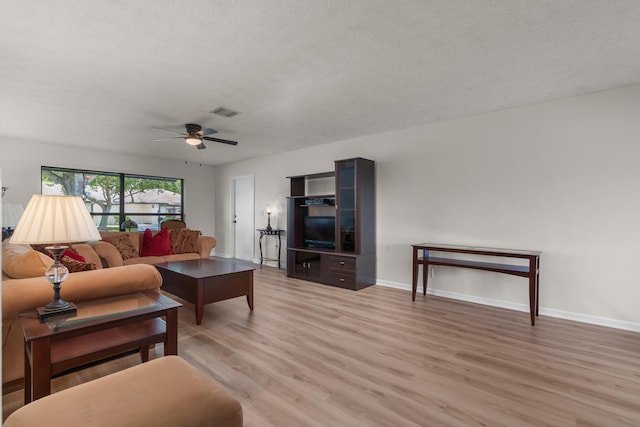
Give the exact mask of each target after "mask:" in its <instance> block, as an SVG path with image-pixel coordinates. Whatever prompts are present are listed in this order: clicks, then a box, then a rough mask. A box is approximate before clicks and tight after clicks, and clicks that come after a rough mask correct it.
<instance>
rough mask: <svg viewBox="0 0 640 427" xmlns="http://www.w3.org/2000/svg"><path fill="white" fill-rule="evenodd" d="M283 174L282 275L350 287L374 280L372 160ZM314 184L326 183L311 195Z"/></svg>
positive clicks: (373, 282) (351, 161) (353, 287)
mask: <svg viewBox="0 0 640 427" xmlns="http://www.w3.org/2000/svg"><path fill="white" fill-rule="evenodd" d="M288 178H289V179H290V180H291V196H290V197H288V198H287V276H289V277H295V278H298V279H303V280H309V281H312V282H318V283H324V284H326V285H332V286H338V287H341V288H346V289H352V290H359V289H362V288H366V287H367V286H371V285H374V284H375V282H376V233H375V231H376V219H375V217H376V215H375V162H374V161H372V160H367V159H363V158H361V157H358V158H353V159H345V160H336V161H335V168H334V170H333V171H332V172H323V173H315V174H309V175H298V176H290V177H288ZM331 181H333V182H331ZM314 183H324V184H325V188H326V187H327V185H326V184H327V183H330V184H331V188H330V189H329V190H328V191H327V192H326V193H320V194H316V192H315V191H314V190H313V187H314Z"/></svg>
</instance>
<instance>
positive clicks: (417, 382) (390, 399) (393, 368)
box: [3, 267, 640, 427]
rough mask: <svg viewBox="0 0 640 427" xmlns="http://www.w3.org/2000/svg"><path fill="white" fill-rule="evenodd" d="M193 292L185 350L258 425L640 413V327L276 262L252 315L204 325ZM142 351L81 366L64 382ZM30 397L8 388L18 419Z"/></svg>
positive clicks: (485, 422)
mask: <svg viewBox="0 0 640 427" xmlns="http://www.w3.org/2000/svg"><path fill="white" fill-rule="evenodd" d="M184 304H185V306H184V307H183V308H181V309H180V315H179V344H178V346H179V354H180V356H182V357H183V358H184V359H186V360H187V361H189V362H190V363H191V364H193V365H194V366H196V367H197V368H199V369H201V370H202V371H204V372H207V373H208V374H209V375H210V376H211V377H212V378H214V379H215V380H216V381H217V382H219V383H220V384H222V385H223V386H224V387H225V388H226V389H227V390H228V391H229V392H230V393H231V394H232V395H234V396H235V397H236V398H237V399H238V400H240V402H241V403H242V406H243V409H244V417H245V425H246V426H255V427H258V426H509V427H513V426H574V425H578V426H639V425H640V334H638V333H633V332H626V331H621V330H614V329H608V328H603V327H597V326H591V325H586V324H581V323H576V322H571V321H565V320H560V319H554V318H548V317H540V318H539V319H538V321H537V322H536V326H535V327H531V326H530V324H529V317H528V314H527V313H521V312H514V311H509V310H503V309H497V308H492V307H487V306H481V305H475V304H470V303H464V302H458V301H454V300H448V299H444V298H438V297H433V296H427V297H424V296H422V295H420V294H419V295H418V297H417V300H416V301H415V302H413V303H412V302H411V294H410V292H407V291H402V290H397V289H390V288H385V287H382V286H373V287H370V288H367V289H364V290H361V291H358V292H353V291H347V290H342V289H338V288H332V287H328V286H323V285H319V284H314V283H310V282H304V281H300V280H294V279H289V278H287V277H286V276H285V274H284V272H283V270H280V271H278V270H277V269H274V268H269V267H266V268H264V269H262V270H260V269H258V270H256V272H255V311H254V312H252V313H251V312H250V311H249V309H248V306H247V303H246V300H245V299H244V298H236V299H234V300H229V301H224V302H219V303H215V304H211V305H208V306H206V309H205V314H204V320H203V324H202V325H200V326H196V324H195V318H194V312H193V306H192V305H190V304H188V303H184ZM161 354H162V347H161V346H158V348H157V354H156V355H161ZM152 357H153V353H152ZM138 362H139V359H138V356H137V355H129V356H126V357H123V358H120V359H117V360H114V361H111V362H107V363H103V364H100V365H97V366H94V367H92V368H88V369H84V370H81V371H78V372H74V373H71V374H67V375H65V376H62V377H59V378H56V379H55V380H54V381H53V390H61V389H63V388H67V387H70V386H72V385H75V384H78V383H82V382H85V381H88V380H90V379H93V378H96V377H99V376H103V375H106V374H108V373H110V372H113V371H116V370H120V369H123V368H126V367H128V366H132V365H134V364H136V363H138ZM166 392H167V393H171V392H172V391H171V390H167V391H166ZM179 398H180V396H179V395H177V396H176V399H179ZM21 401H22V391H21V390H20V391H18V392H14V393H10V394H7V395H5V396H4V408H3V409H4V411H3V412H4V415H5V417H6V416H7V414H9V413H10V412H12V411H14V410H15V409H16V408H17V407H19V406H20V405H21ZM96 401H97V402H99V397H97V398H96Z"/></svg>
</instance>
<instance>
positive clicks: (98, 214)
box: [41, 166, 184, 231]
mask: <svg viewBox="0 0 640 427" xmlns="http://www.w3.org/2000/svg"><path fill="white" fill-rule="evenodd" d="M41 177H42V194H53V195H55V194H59V195H69V196H80V197H82V199H83V200H84V202H85V204H86V205H87V209H88V210H89V212H90V213H91V216H92V217H93V219H94V221H95V223H96V225H97V226H98V229H99V230H103V231H117V230H123V231H124V230H129V231H142V230H145V229H147V228H148V229H151V230H158V229H160V223H162V221H164V220H167V219H179V220H183V221H184V217H183V215H184V197H183V180H182V179H181V178H166V177H156V176H144V175H132V174H122V173H112V172H98V171H88V170H78V169H63V168H55V167H49V166H43V167H42V168H41Z"/></svg>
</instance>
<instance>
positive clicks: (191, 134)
mask: <svg viewBox="0 0 640 427" xmlns="http://www.w3.org/2000/svg"><path fill="white" fill-rule="evenodd" d="M184 127H185V129H186V131H187V133H183V132H178V131H175V130H171V129H163V128H153V129H160V130H166V131H167V132H173V133H179V134H180V135H181V136H172V137H170V138H161V139H154V140H153V141H168V140H170V139H177V138H182V139H184V142H186V143H187V144H189V145H193V146H195V147H196V148H197V149H198V150H204V149H205V148H207V147H206V146H205V145H204V142H203V140H205V141H213V142H221V143H223V144H229V145H238V141H230V140H228V139H221V138H213V137H211V136H208V135H213V134H214V133H218V131H217V130H215V129H210V128H207V129H204V130H203V129H202V126H200V125H196V124H193V123H187V124H186V125H184Z"/></svg>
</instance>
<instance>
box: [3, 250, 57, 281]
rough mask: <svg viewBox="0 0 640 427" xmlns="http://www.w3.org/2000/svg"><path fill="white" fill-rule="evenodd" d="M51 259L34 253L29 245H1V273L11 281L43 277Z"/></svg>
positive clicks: (50, 263)
mask: <svg viewBox="0 0 640 427" xmlns="http://www.w3.org/2000/svg"><path fill="white" fill-rule="evenodd" d="M52 264H53V259H51V258H49V257H48V256H46V255H45V254H43V253H40V252H38V251H34V250H33V249H32V248H31V246H29V245H12V244H11V243H8V242H7V241H6V242H5V243H3V244H2V271H3V272H4V274H5V275H6V276H7V277H10V278H12V279H27V278H30V277H40V276H44V272H45V271H47V268H49V266H51V265H52Z"/></svg>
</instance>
